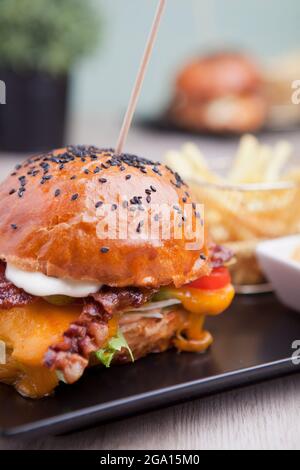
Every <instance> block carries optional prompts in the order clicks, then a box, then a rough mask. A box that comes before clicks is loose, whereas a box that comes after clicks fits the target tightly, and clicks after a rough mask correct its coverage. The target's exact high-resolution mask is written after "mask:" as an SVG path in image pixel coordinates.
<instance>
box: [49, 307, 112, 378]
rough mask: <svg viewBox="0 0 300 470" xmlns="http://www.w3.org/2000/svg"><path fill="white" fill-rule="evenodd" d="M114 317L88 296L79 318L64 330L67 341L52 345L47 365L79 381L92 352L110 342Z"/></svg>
mask: <svg viewBox="0 0 300 470" xmlns="http://www.w3.org/2000/svg"><path fill="white" fill-rule="evenodd" d="M111 318H112V315H111V314H109V313H107V312H105V311H104V309H103V308H102V307H101V305H100V304H98V303H97V302H95V301H93V300H92V299H88V300H87V301H86V302H85V304H84V307H83V310H82V313H81V315H80V316H79V318H78V320H77V321H76V322H75V323H72V324H71V325H70V327H69V329H68V330H67V331H66V332H65V333H64V335H63V340H62V341H61V342H60V343H58V344H55V345H52V346H50V348H49V349H48V351H47V353H46V355H45V358H44V365H45V366H46V367H48V368H49V369H50V370H53V371H54V370H56V371H60V372H61V373H62V374H63V377H64V380H65V381H66V382H67V383H69V384H72V383H74V382H76V381H77V380H78V379H80V377H81V376H82V374H83V372H84V370H85V369H86V367H87V366H88V363H89V356H90V354H91V353H93V352H96V351H98V349H101V348H102V347H103V346H104V345H105V344H106V342H107V340H108V338H109V329H108V321H109V320H110V319H111Z"/></svg>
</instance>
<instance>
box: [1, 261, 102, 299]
mask: <svg viewBox="0 0 300 470" xmlns="http://www.w3.org/2000/svg"><path fill="white" fill-rule="evenodd" d="M5 276H6V279H8V280H9V281H10V282H12V283H13V284H14V285H15V286H17V287H19V288H20V289H23V290H24V291H25V292H27V293H28V294H32V295H35V296H37V297H47V296H49V295H67V296H68V297H87V296H88V295H89V294H95V293H96V292H98V290H99V289H100V288H101V286H102V284H97V283H94V282H86V281H70V280H66V279H59V278H56V277H50V276H46V275H45V274H42V273H38V272H35V273H31V272H27V271H22V270H21V269H18V268H16V267H15V266H13V265H11V264H9V263H7V266H6V272H5Z"/></svg>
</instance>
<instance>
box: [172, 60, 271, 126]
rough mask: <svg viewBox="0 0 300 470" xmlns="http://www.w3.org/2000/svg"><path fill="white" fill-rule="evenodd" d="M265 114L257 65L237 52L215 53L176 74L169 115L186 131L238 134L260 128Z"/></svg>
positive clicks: (264, 99)
mask: <svg viewBox="0 0 300 470" xmlns="http://www.w3.org/2000/svg"><path fill="white" fill-rule="evenodd" d="M267 111H268V110H267V100H266V97H265V96H264V92H263V79H262V77H261V74H260V72H259V70H258V68H257V66H256V65H255V64H254V63H253V62H252V61H251V60H250V59H248V58H247V57H246V56H244V55H241V54H238V53H217V54H213V55H209V56H206V57H203V58H200V59H197V60H195V61H192V62H191V63H189V64H188V65H187V66H186V67H185V68H184V69H183V70H182V71H181V72H180V73H179V74H178V77H177V81H176V87H175V96H174V99H173V101H172V104H171V106H170V109H169V111H168V116H169V119H170V120H171V122H172V123H173V124H175V125H177V126H179V127H181V128H184V129H187V130H191V131H207V132H215V133H237V134H240V133H244V132H253V131H256V130H258V129H260V128H261V127H262V126H263V125H264V123H265V120H266V117H267Z"/></svg>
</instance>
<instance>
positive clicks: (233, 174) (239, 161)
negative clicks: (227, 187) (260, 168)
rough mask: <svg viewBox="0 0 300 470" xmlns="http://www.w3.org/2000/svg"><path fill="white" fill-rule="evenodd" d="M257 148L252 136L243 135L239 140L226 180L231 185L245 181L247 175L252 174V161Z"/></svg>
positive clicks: (257, 145)
mask: <svg viewBox="0 0 300 470" xmlns="http://www.w3.org/2000/svg"><path fill="white" fill-rule="evenodd" d="M258 147H259V143H258V140H257V139H256V138H255V137H253V136H252V135H245V136H244V137H242V138H241V141H240V146H239V149H238V152H237V154H236V157H235V161H234V163H233V167H232V169H231V171H230V173H229V175H228V180H229V181H230V182H231V183H241V182H245V181H247V178H248V175H249V173H252V172H253V165H255V161H254V159H256V158H257V153H258Z"/></svg>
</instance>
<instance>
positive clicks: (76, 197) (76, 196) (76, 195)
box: [71, 193, 79, 201]
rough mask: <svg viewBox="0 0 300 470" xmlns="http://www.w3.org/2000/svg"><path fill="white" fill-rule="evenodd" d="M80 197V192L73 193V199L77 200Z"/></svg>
mask: <svg viewBox="0 0 300 470" xmlns="http://www.w3.org/2000/svg"><path fill="white" fill-rule="evenodd" d="M78 197H79V194H78V193H76V194H73V196H72V197H71V201H76V199H78Z"/></svg>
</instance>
